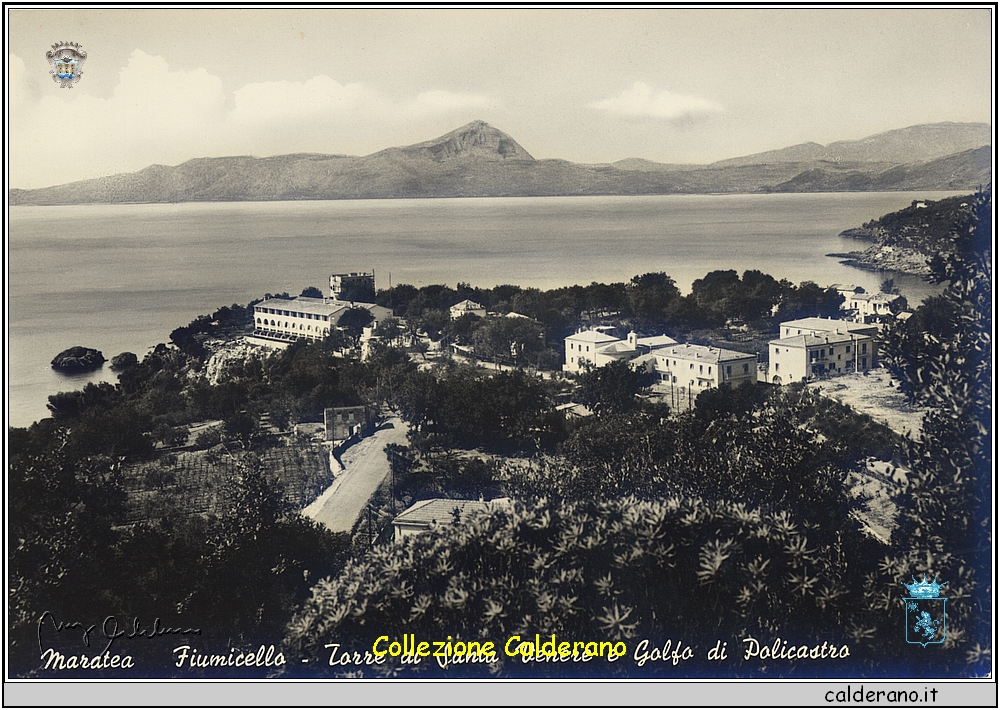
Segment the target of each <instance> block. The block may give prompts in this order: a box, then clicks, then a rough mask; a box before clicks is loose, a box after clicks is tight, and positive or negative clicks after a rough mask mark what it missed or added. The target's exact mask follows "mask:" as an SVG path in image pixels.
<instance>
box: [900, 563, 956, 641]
mask: <svg viewBox="0 0 1000 710" xmlns="http://www.w3.org/2000/svg"><path fill="white" fill-rule="evenodd" d="M910 579H912V580H913V584H907V583H906V582H903V586H904V587H906V591H907V593H908V596H905V597H903V604H904V605H905V606H906V642H907V643H918V644H920V645H921V646H923V647H924V648H927V646H928V645H929V644H933V643H944V640H945V638H947V635H948V616H947V610H946V608H945V607H946V606H947V604H948V598H947V597H942V596H941V589H942V588H943V587H944V586H945V585H946V584H948V583H947V582H942V583H941V584H938V576H937V575H934V581H928V579H927V575H926V574H924V575H921V580H920V581H919V582H918V581H917V579H916V577H914V576H913V575H910Z"/></svg>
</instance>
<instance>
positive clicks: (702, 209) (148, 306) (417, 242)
mask: <svg viewBox="0 0 1000 710" xmlns="http://www.w3.org/2000/svg"><path fill="white" fill-rule="evenodd" d="M950 194H956V193H900V192H894V193H844V194H819V195H725V196H713V195H692V196H688V195H683V196H680V195H678V196H655V197H564V198H560V197H544V198H493V199H454V200H451V199H449V200H355V201H331V202H268V203H259V202H257V203H231V204H230V203H211V204H182V205H114V206H110V205H87V206H73V207H14V208H11V209H10V218H9V230H8V231H9V241H8V246H9V252H8V264H9V272H8V284H9V291H8V304H9V314H8V324H9V331H8V354H9V361H8V364H9V371H8V377H7V378H6V382H7V388H8V389H7V396H8V405H9V419H8V422H9V424H10V425H13V426H26V425H28V424H30V423H31V422H32V421H35V420H36V419H39V418H41V417H44V416H46V415H47V410H46V408H45V404H46V397H47V396H48V395H49V394H52V393H54V392H58V391H63V390H72V389H77V388H79V387H82V386H83V384H84V383H86V382H88V381H98V380H102V379H105V380H111V381H114V374H113V373H111V372H110V371H109V370H108V369H107V367H105V369H104V370H102V371H100V372H98V373H94V374H88V375H80V376H73V377H67V376H64V375H59V374H57V373H55V372H53V371H52V370H51V368H50V367H49V362H50V360H51V359H52V358H53V357H54V356H55V355H56V353H58V352H59V351H61V350H63V349H65V348H67V347H69V346H71V345H84V346H87V347H94V348H98V349H99V350H101V351H102V352H103V353H104V355H105V357H107V358H108V359H109V360H110V359H111V357H112V356H114V355H116V354H118V353H119V352H122V351H125V350H129V351H132V352H135V353H136V354H138V355H139V356H140V357H142V355H143V354H144V353H145V352H146V351H147V349H149V348H150V347H152V346H154V345H156V344H157V343H161V342H166V341H167V340H168V339H169V333H170V331H171V330H173V329H174V328H176V327H178V326H180V325H186V324H187V323H188V322H189V321H191V320H192V319H193V318H194V317H195V316H198V315H200V314H203V313H211V312H212V311H213V310H215V309H216V308H217V307H218V306H221V305H230V304H233V303H240V304H245V303H247V302H248V301H250V300H251V299H253V298H258V297H260V296H263V294H264V293H266V292H270V293H279V292H281V291H288V292H289V293H299V292H300V291H301V290H302V289H303V288H305V287H306V286H317V287H319V288H320V289H322V290H324V291H326V289H327V280H328V277H329V274H331V273H334V272H339V271H357V270H368V269H375V271H376V279H377V282H378V287H379V288H384V287H386V286H387V285H388V284H389V278H390V275H391V279H392V283H410V284H414V285H418V286H420V285H426V284H432V283H445V284H448V285H451V286H454V285H455V284H456V283H457V282H458V281H466V282H469V283H472V284H473V285H478V286H493V285H496V284H500V283H513V284H519V285H522V286H537V287H540V288H552V287H556V286H564V285H571V284H588V283H590V282H592V281H603V282H613V281H625V280H628V279H630V278H631V277H632V276H634V275H636V274H641V273H646V272H649V271H665V272H667V273H668V274H670V275H671V276H672V277H673V278H674V280H675V281H676V282H677V283H678V285H679V286H680V287H681V289H682V290H685V291H686V290H688V289H690V286H691V282H692V281H693V280H694V279H697V278H701V277H702V276H704V275H705V273H706V272H708V271H710V270H713V269H737V270H739V271H741V272H742V271H743V270H744V269H760V270H761V271H764V272H765V273H769V274H772V275H773V276H775V277H776V278H787V279H789V280H791V281H793V282H796V283H798V282H800V281H804V280H807V279H808V280H813V281H816V282H817V283H819V284H822V285H827V284H830V283H836V282H848V283H855V284H858V285H861V286H864V287H865V288H866V289H868V290H869V291H872V290H877V288H878V284H879V282H880V280H881V277H880V276H879V275H877V274H873V273H868V272H864V271H859V270H856V269H852V268H849V267H845V266H841V265H840V264H838V263H837V260H835V259H832V258H827V257H825V256H824V255H825V254H827V253H830V252H843V251H849V250H851V249H856V248H858V243H857V242H854V241H851V240H845V239H841V238H840V237H838V236H837V234H838V233H839V232H840V231H841V230H843V229H846V228H848V227H854V226H858V225H860V224H862V223H863V222H866V221H868V220H870V219H873V218H876V217H879V216H881V215H883V214H885V213H887V212H892V211H895V210H898V209H901V208H903V207H906V206H907V205H909V204H910V202H911V201H912V200H915V199H939V198H940V197H944V196H946V195H950ZM897 283H900V285H901V287H902V288H903V292H904V294H905V295H906V296H907V297H908V298H909V299H910V301H911V303H913V304H914V305H915V304H916V303H918V302H919V301H920V300H921V299H922V298H923V297H924V296H926V295H929V294H931V293H934V292H936V289H935V288H934V287H931V286H930V285H928V284H924V283H922V282H920V281H919V280H917V279H902V280H901V279H899V278H897Z"/></svg>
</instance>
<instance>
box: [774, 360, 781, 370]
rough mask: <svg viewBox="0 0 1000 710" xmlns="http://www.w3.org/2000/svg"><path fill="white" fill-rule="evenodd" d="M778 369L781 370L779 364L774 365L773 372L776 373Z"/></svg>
mask: <svg viewBox="0 0 1000 710" xmlns="http://www.w3.org/2000/svg"><path fill="white" fill-rule="evenodd" d="M780 369H781V363H780V362H776V363H774V371H775V372H777V371H778V370H780Z"/></svg>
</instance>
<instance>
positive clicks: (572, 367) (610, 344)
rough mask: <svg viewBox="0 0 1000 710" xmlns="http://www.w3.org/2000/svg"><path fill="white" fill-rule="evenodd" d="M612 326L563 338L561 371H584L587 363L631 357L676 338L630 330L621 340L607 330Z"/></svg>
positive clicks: (604, 362) (607, 361)
mask: <svg viewBox="0 0 1000 710" xmlns="http://www.w3.org/2000/svg"><path fill="white" fill-rule="evenodd" d="M613 330H614V329H613V328H593V329H591V330H584V331H581V332H579V333H576V334H574V335H571V336H569V337H568V338H566V340H565V342H566V363H565V364H564V365H563V372H583V370H584V367H585V366H586V364H587V363H590V364H592V365H595V366H597V367H600V366H601V365H607V364H608V363H609V362H611V361H612V360H633V359H634V358H636V357H638V356H640V355H645V354H647V353H649V352H650V351H651V350H653V349H654V348H658V347H663V346H664V345H674V344H675V343H676V342H677V341H676V340H674V339H673V338H670V337H668V336H666V335H657V336H654V337H651V338H640V337H638V336H636V334H635V333H629V334H628V338H626V339H625V340H622V339H621V338H617V337H615V336H614V335H611V333H610V332H609V331H613Z"/></svg>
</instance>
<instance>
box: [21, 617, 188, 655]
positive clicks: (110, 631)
mask: <svg viewBox="0 0 1000 710" xmlns="http://www.w3.org/2000/svg"><path fill="white" fill-rule="evenodd" d="M46 622H48V623H49V624H51V625H52V628H53V630H55V631H56V633H59V632H62V631H65V630H69V629H78V630H82V631H83V644H84V645H85V646H86V647H87V648H90V637H91V634H94V631H95V629H97V628H98V625H97V624H90V625H89V626H87V625H85V624H84V623H83V622H82V621H56V618H55V616H53V614H52V612H50V611H46V612H44V613H43V614H42V615H41V616H40V617H39V618H38V652H39V653H42V628H43V627H44V626H45V624H46ZM189 635H198V636H200V635H201V629H183V628H180V627H170V626H162V625H161V624H160V617H156V618H155V619H153V626H152V627H151V628H149V629H146V628H143V626H142V624H141V623H140V622H139V617H137V616H136V617H133V618H132V628H131V629H129V628H128V627H127V626H120V625H119V623H118V619H117V618H116V617H114V616H107V617H105V619H104V623H102V624H101V625H100V632H99V633H98V634H94V636H95V637H96V638H105V639H107V641H108V645H107V646H105V647H104V651H102V653H107V652H108V651H109V650H111V645H112V644H113V643H114V642H115V640H116V639H120V638H127V639H133V638H139V637H145V638H150V639H152V638H157V637H160V636H189Z"/></svg>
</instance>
